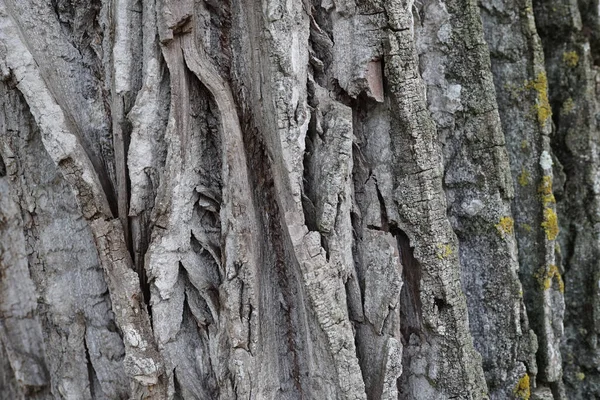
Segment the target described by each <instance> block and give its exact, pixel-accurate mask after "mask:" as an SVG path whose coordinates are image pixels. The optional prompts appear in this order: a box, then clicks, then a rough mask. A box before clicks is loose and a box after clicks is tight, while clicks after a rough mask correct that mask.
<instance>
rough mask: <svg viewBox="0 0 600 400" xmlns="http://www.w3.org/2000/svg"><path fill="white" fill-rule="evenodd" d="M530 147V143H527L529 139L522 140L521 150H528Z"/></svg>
mask: <svg viewBox="0 0 600 400" xmlns="http://www.w3.org/2000/svg"><path fill="white" fill-rule="evenodd" d="M528 147H529V143H527V140H521V150H527V148H528Z"/></svg>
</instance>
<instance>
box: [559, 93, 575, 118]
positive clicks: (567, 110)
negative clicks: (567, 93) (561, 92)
mask: <svg viewBox="0 0 600 400" xmlns="http://www.w3.org/2000/svg"><path fill="white" fill-rule="evenodd" d="M573 109H575V102H574V101H573V99H572V98H570V97H569V98H568V99H566V100H565V102H564V103H563V105H562V108H561V113H562V114H565V115H566V114H571V113H572V112H573Z"/></svg>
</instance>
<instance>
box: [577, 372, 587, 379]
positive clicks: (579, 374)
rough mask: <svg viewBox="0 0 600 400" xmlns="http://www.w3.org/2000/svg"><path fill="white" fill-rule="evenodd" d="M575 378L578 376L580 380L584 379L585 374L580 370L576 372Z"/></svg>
mask: <svg viewBox="0 0 600 400" xmlns="http://www.w3.org/2000/svg"><path fill="white" fill-rule="evenodd" d="M575 378H577V380H578V381H582V380H584V379H585V374H584V373H583V372H578V373H576V374H575Z"/></svg>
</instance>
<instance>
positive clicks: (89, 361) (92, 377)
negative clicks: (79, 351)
mask: <svg viewBox="0 0 600 400" xmlns="http://www.w3.org/2000/svg"><path fill="white" fill-rule="evenodd" d="M86 335H87V327H86V332H84V337H83V348H84V349H85V359H86V365H87V372H88V381H89V382H90V394H91V395H92V399H95V398H96V394H95V393H94V386H95V384H94V382H96V381H97V380H98V377H97V376H96V371H95V370H94V366H93V365H92V359H91V358H90V350H89V349H88V345H87V338H86Z"/></svg>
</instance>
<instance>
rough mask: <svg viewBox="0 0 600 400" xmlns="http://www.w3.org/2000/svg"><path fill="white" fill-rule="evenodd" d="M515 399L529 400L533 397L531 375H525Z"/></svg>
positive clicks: (519, 384)
mask: <svg viewBox="0 0 600 400" xmlns="http://www.w3.org/2000/svg"><path fill="white" fill-rule="evenodd" d="M514 392H515V397H516V398H517V399H520V400H529V397H530V396H531V387H530V383H529V375H527V374H525V375H523V377H522V378H521V379H519V382H518V383H517V386H516V387H515V390H514Z"/></svg>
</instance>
